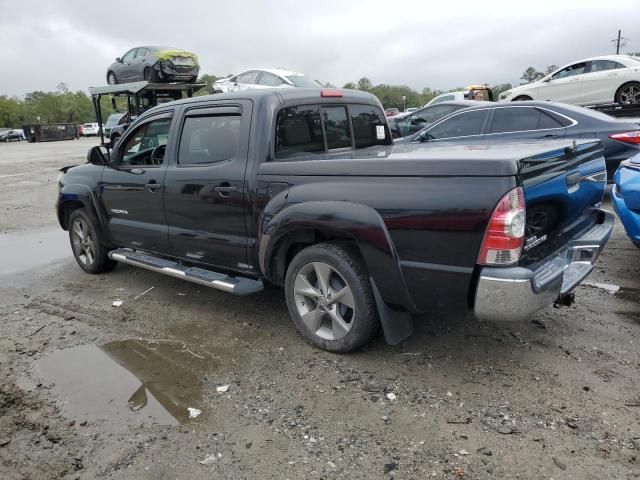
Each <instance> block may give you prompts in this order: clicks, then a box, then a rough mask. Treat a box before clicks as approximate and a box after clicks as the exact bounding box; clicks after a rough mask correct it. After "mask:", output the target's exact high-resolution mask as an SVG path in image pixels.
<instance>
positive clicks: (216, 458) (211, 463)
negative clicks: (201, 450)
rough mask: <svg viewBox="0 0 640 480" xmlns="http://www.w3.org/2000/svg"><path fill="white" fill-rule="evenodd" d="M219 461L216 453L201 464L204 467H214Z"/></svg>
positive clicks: (201, 461)
mask: <svg viewBox="0 0 640 480" xmlns="http://www.w3.org/2000/svg"><path fill="white" fill-rule="evenodd" d="M217 461H218V457H217V456H216V455H215V453H214V454H213V455H209V456H208V457H207V458H205V459H204V460H200V462H199V463H201V464H202V465H213V464H214V463H216V462H217Z"/></svg>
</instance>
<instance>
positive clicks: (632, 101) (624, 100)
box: [613, 82, 640, 105]
mask: <svg viewBox="0 0 640 480" xmlns="http://www.w3.org/2000/svg"><path fill="white" fill-rule="evenodd" d="M613 101H614V102H615V103H618V104H620V105H638V104H640V82H627V83H625V84H624V85H622V86H621V87H620V88H619V89H618V90H617V91H616V94H615V96H614V100H613Z"/></svg>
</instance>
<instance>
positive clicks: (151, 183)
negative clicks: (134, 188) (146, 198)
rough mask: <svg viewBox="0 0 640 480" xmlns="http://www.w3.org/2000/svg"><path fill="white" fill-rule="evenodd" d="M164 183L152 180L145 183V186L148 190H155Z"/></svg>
mask: <svg viewBox="0 0 640 480" xmlns="http://www.w3.org/2000/svg"><path fill="white" fill-rule="evenodd" d="M161 186H162V185H160V184H159V183H157V182H156V181H155V180H150V181H149V183H147V184H145V186H144V188H145V189H146V190H147V191H148V192H151V193H153V192H155V191H156V190H158V189H159V188H160V187H161Z"/></svg>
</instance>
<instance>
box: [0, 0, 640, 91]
mask: <svg viewBox="0 0 640 480" xmlns="http://www.w3.org/2000/svg"><path fill="white" fill-rule="evenodd" d="M0 12H1V13H0V61H1V62H2V63H1V65H2V67H1V68H0V94H8V95H14V94H17V95H23V94H24V93H25V92H29V91H33V90H45V91H47V90H54V89H55V88H56V85H57V84H58V83H60V82H65V83H67V84H68V85H69V87H70V88H71V89H72V90H86V89H87V88H88V87H89V86H97V85H102V84H104V83H106V81H105V75H106V69H107V67H108V66H109V65H110V64H111V63H112V62H113V60H114V59H115V57H117V56H122V54H123V53H125V51H126V50H128V49H129V48H131V47H133V46H137V45H145V44H151V45H153V44H159V45H171V46H175V47H179V48H182V49H184V50H189V51H192V52H194V53H196V54H197V55H198V56H199V58H200V63H201V73H211V74H215V75H219V76H220V75H224V74H229V73H238V72H240V71H242V70H245V69H249V68H253V67H261V66H262V67H284V68H288V69H291V70H296V71H300V72H304V73H307V74H309V75H310V76H312V77H313V78H315V79H317V80H320V81H322V82H332V83H334V84H335V85H338V86H341V85H343V84H344V83H346V82H348V81H357V79H358V78H360V77H362V76H366V77H369V79H371V81H372V82H373V83H374V84H378V83H391V84H406V85H409V86H410V87H413V88H416V89H419V90H421V89H422V88H423V87H427V86H428V87H431V88H439V89H448V88H453V87H456V86H465V85H468V84H473V83H484V82H488V83H490V84H496V83H505V82H509V83H513V84H518V83H519V77H520V75H521V73H522V71H523V70H524V69H525V68H526V67H527V66H530V65H532V66H534V67H536V68H538V69H544V68H545V67H546V66H547V65H550V64H556V65H562V64H564V63H568V62H571V61H573V60H577V59H580V58H583V57H589V56H594V55H603V54H611V53H615V47H614V45H613V44H612V43H611V42H610V40H611V39H612V38H614V37H615V36H616V35H617V31H618V29H619V28H621V29H622V31H623V36H625V37H628V38H629V39H630V41H629V42H628V44H627V47H625V48H624V49H623V52H625V53H626V52H627V51H636V52H640V0H609V1H602V0H599V1H592V0H553V1H549V0H529V1H526V2H521V1H518V0H511V1H508V2H506V1H490V0H488V1H478V0H475V1H469V2H467V1H456V2H453V1H449V2H443V1H431V0H422V1H416V2H414V1H409V0H404V1H389V0H383V1H377V0H365V1H346V0H343V1H336V2H333V1H319V2H318V1H315V2H310V1H305V0H297V1H296V0H293V1H285V0H282V1H266V0H265V1H258V0H235V1H217V0H200V1H197V0H192V1H190V0H171V1H166V0H153V1H150V0H146V1H136V0H130V1H126V2H125V1H119V0H110V1H108V2H101V1H96V2H92V1H86V0H85V1H83V2H76V1H55V2H54V1H34V2H31V1H22V2H16V1H15V0H0Z"/></svg>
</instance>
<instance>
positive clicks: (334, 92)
mask: <svg viewBox="0 0 640 480" xmlns="http://www.w3.org/2000/svg"><path fill="white" fill-rule="evenodd" d="M320 96H321V97H341V96H342V90H338V89H337V88H323V89H322V90H321V91H320Z"/></svg>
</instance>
